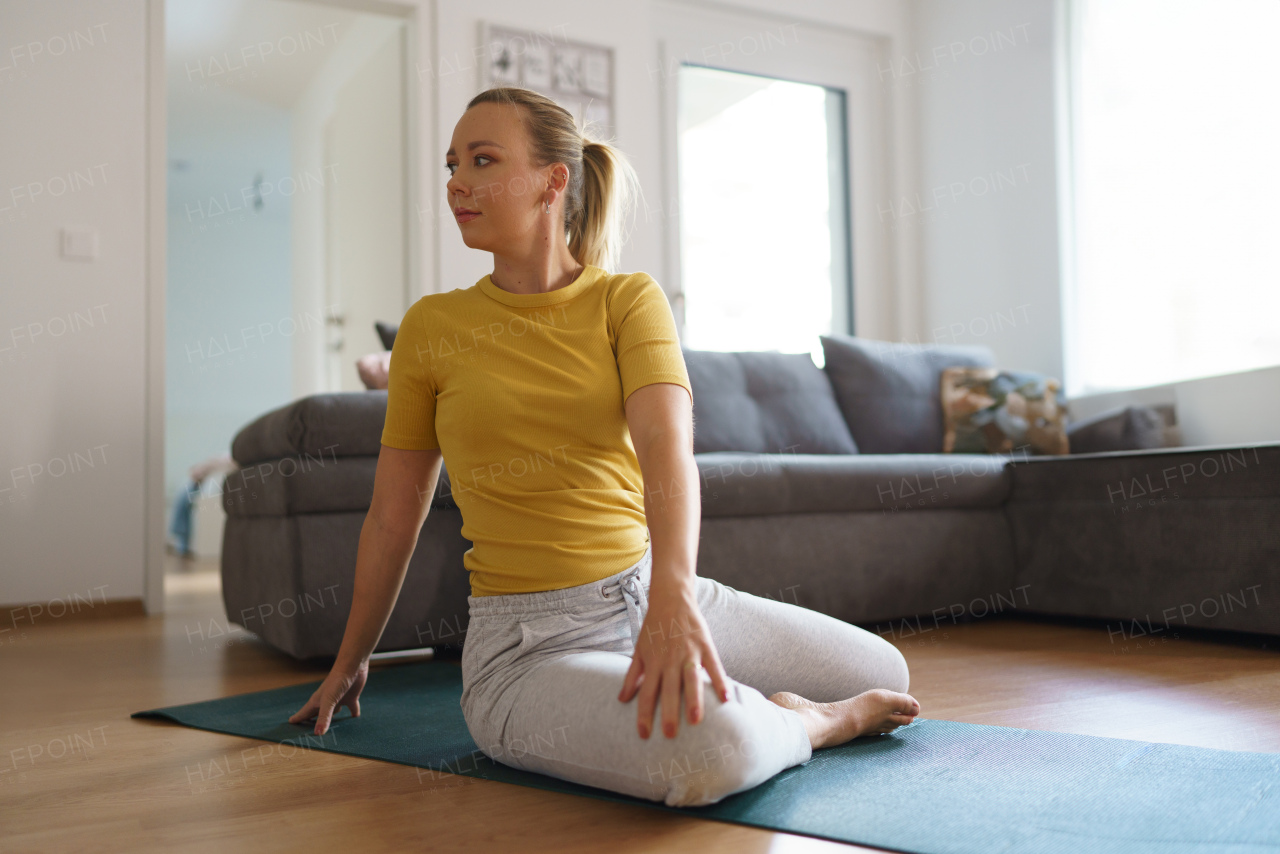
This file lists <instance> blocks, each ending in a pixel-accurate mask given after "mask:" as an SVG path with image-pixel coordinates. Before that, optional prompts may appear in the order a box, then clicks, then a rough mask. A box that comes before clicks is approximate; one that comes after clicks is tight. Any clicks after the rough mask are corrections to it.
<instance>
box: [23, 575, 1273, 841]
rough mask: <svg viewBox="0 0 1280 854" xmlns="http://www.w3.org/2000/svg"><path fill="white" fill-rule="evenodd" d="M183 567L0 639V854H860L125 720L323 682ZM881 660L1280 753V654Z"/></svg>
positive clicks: (987, 654) (1114, 719)
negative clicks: (246, 627)
mask: <svg viewBox="0 0 1280 854" xmlns="http://www.w3.org/2000/svg"><path fill="white" fill-rule="evenodd" d="M173 563H174V566H173V568H172V569H173V571H172V572H171V573H170V575H169V576H168V578H167V580H166V602H167V611H166V613H165V614H163V615H160V616H154V617H138V616H119V615H114V616H113V615H106V616H103V617H102V618H101V619H94V620H83V619H81V620H61V621H60V620H58V619H54V618H49V617H47V616H45V617H43V618H40V619H37V620H36V621H35V622H34V623H33V624H24V625H23V626H22V627H21V628H16V627H14V626H13V625H9V626H8V627H9V628H10V629H11V631H9V632H4V633H0V685H3V686H4V690H3V692H0V851H31V850H42V851H70V850H76V851H147V850H182V851H226V850H228V849H231V848H232V847H234V848H235V849H236V850H238V851H258V850H264V851H265V850H273V851H274V850H301V849H303V848H306V849H308V850H311V851H329V850H350V849H352V848H355V849H358V850H383V849H387V850H402V849H407V848H411V847H424V846H429V847H430V848H432V849H433V850H438V851H463V850H466V851H503V850H514V849H517V848H518V849H519V850H521V851H524V852H541V851H547V852H551V851H555V852H560V854H566V853H567V852H579V851H581V852H594V851H599V850H601V848H602V847H606V846H607V848H608V849H609V850H610V851H612V852H617V854H625V852H632V851H637V852H638V851H653V850H661V851H676V852H678V851H698V852H761V854H763V852H773V853H774V854H778V852H784V854H798V852H825V851H836V850H840V851H856V850H870V849H859V848H857V847H856V846H848V845H838V844H836V843H831V842H827V841H824V840H818V839H811V838H807V837H801V836H793V835H789V834H781V833H771V832H767V831H763V830H759V829H755V828H748V827H741V826H737V825H730V824H724V823H719V822H713V821H706V820H702V819H697V818H690V817H684V816H680V815H676V814H670V813H664V812H659V811H656V810H649V809H645V808H642V807H633V806H629V805H622V804H611V803H607V802H604V801H595V800H591V799H586V798H577V797H573V796H570V795H561V794H556V793H551V792H544V791H540V790H536V789H529V788H526V787H522V786H512V785H507V784H503V783H494V782H489V781H484V780H475V779H471V778H467V777H449V776H444V777H440V776H438V775H431V774H428V773H427V772H424V771H419V770H418V769H415V768H409V767H406V766H402V765H395V764H390V763H384V762H377V761H373V760H365V759H357V758H353V757H349V756H339V755H334V754H327V753H321V752H317V751H307V750H301V749H298V750H290V749H289V748H287V747H285V746H282V745H271V744H267V743H264V742H259V741H254V740H252V739H240V738H234V737H230V736H225V735H219V734H216V733H208V732H202V731H199V730H192V729H188V728H185V727H180V726H176V725H173V724H167V723H164V722H158V721H140V720H132V719H130V718H129V715H130V713H132V712H134V711H137V710H139V709H146V708H154V707H157V706H166V705H173V704H177V703H187V702H194V701H197V700H205V699H210V698H213V697H217V696H225V695H229V694H237V693H243V692H246V691H257V690H263V689H267V688H275V687H279V686H282V685H286V684H291V683H296V682H307V681H313V680H317V679H320V678H322V677H323V676H324V669H323V668H322V667H317V666H312V665H306V664H301V663H298V662H295V661H293V660H292V659H290V658H288V657H287V656H284V655H282V654H280V653H277V652H275V651H274V650H271V649H270V648H269V647H266V646H265V645H263V644H261V643H260V642H258V641H257V640H256V639H255V638H254V637H253V636H252V635H250V634H248V633H246V632H244V631H243V630H240V629H238V628H236V627H233V626H230V625H228V623H227V620H226V617H225V615H224V614H223V611H222V603H221V597H220V593H219V588H218V577H217V572H216V567H214V566H211V565H202V564H199V563H196V564H194V565H186V567H185V569H184V568H183V567H182V566H181V565H179V564H178V562H177V561H174V562H173ZM8 617H9V615H8V614H3V615H0V619H3V620H5V621H6V622H8V623H12V621H10V620H8ZM4 627H5V626H0V628H4ZM891 640H892V641H893V642H894V643H895V644H896V645H897V646H898V647H899V648H900V649H902V651H903V653H904V654H905V655H906V656H907V660H908V662H909V664H910V666H911V673H912V676H911V681H912V686H911V692H912V693H913V694H914V695H915V697H916V698H917V699H918V700H919V701H920V703H921V706H922V713H923V716H925V717H932V718H946V719H951V720H959V721H967V722H971V723H983V724H996V725H1001V726H1018V727H1027V728H1031V729H1045V730H1058V731H1062V732H1073V733H1083V734H1089V735H1101V736H1114V737H1120V738H1138V739H1148V740H1154V741H1167V742H1174V743H1179V744H1190V745H1198V746H1203V747H1214V748H1221V749H1227V750H1261V751H1280V716H1278V715H1277V714H1276V710H1277V709H1280V654H1277V650H1278V649H1280V639H1274V638H1273V639H1268V638H1263V637H1255V636H1232V635H1206V634H1203V633H1188V632H1186V631H1181V632H1175V631H1170V632H1167V633H1163V634H1161V635H1153V636H1149V637H1147V638H1138V639H1136V640H1134V639H1128V638H1118V637H1117V636H1116V634H1115V633H1109V632H1108V631H1107V629H1106V627H1105V626H1100V625H1096V624H1086V623H1073V622H1069V621H1045V620H1031V619H1016V618H1009V617H1000V618H996V619H990V620H986V621H982V620H979V621H974V622H972V623H967V624H962V625H953V626H944V627H942V628H938V629H935V630H934V631H931V632H924V633H918V634H915V635H907V634H906V633H903V634H902V635H898V634H894V635H893V636H892V637H891Z"/></svg>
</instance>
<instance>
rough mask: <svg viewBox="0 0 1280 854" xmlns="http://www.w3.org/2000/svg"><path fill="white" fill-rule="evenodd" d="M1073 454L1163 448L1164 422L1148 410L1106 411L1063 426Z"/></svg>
mask: <svg viewBox="0 0 1280 854" xmlns="http://www.w3.org/2000/svg"><path fill="white" fill-rule="evenodd" d="M1067 438H1068V440H1069V441H1070V442H1071V453H1073V454H1096V453H1101V452H1105V451H1140V450H1146V449H1148V448H1159V447H1162V446H1163V445H1164V418H1162V417H1161V416H1160V413H1159V412H1157V411H1156V410H1154V409H1152V408H1151V407H1150V406H1124V407H1119V408H1117V409H1109V410H1107V411H1106V412H1101V413H1099V414H1097V415H1095V416H1093V417H1092V418H1086V419H1084V420H1082V421H1077V422H1074V423H1071V424H1068V425H1067Z"/></svg>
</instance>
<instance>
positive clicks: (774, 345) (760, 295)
mask: <svg viewBox="0 0 1280 854" xmlns="http://www.w3.org/2000/svg"><path fill="white" fill-rule="evenodd" d="M678 93H679V94H678V123H677V146H678V148H677V150H678V157H679V199H680V256H681V257H680V261H681V280H682V286H683V291H684V298H685V332H684V343H685V345H686V346H688V347H690V348H692V349H696V350H721V351H728V350H780V351H782V352H786V353H803V352H810V353H812V354H814V357H815V361H817V363H818V364H822V348H821V343H820V342H819V341H818V335H819V334H827V333H830V332H833V331H834V332H837V333H843V332H846V331H847V330H849V329H852V328H853V325H852V322H851V319H850V306H851V304H852V285H851V278H850V269H851V268H850V262H849V218H848V198H847V195H848V191H847V189H846V188H847V187H848V182H847V180H846V175H847V164H846V162H845V161H846V157H845V154H846V145H845V132H844V127H845V119H844V110H845V106H844V93H842V92H840V91H837V90H834V89H830V88H826V87H823V86H818V85H813V84H807V83H794V82H791V81H787V80H779V79H776V78H773V77H762V76H758V75H754V74H745V73H740V72H733V71H725V70H721V69H715V68H704V67H701V66H694V65H683V66H681V68H680V69H679V79H678Z"/></svg>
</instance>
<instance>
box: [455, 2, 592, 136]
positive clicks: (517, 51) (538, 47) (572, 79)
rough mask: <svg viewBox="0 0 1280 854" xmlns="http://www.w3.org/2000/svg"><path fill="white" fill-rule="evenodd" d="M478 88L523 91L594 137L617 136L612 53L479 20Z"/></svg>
mask: <svg viewBox="0 0 1280 854" xmlns="http://www.w3.org/2000/svg"><path fill="white" fill-rule="evenodd" d="M480 44H481V45H482V50H481V51H480V55H481V63H480V65H481V80H480V84H481V88H484V89H487V88H490V87H492V86H521V87H523V88H525V89H532V90H534V91H535V92H538V93H540V94H543V95H546V96H547V97H548V98H550V99H552V100H553V101H555V102H556V103H557V104H559V105H560V106H562V107H564V108H565V109H566V110H568V111H569V112H570V113H571V114H572V115H573V118H574V121H575V122H577V124H578V127H579V128H580V129H582V130H583V131H584V132H588V133H590V134H591V135H593V136H595V137H596V138H600V139H612V138H613V135H614V133H615V126H614V112H613V108H614V103H613V89H614V82H613V77H614V74H613V69H614V56H613V48H611V47H607V46H605V45H594V44H587V43H585V42H578V41H572V40H569V39H566V38H564V36H563V35H562V34H559V33H556V32H554V31H548V32H538V31H535V30H521V29H516V28H513V27H506V26H502V25H498V24H492V23H489V22H487V21H482V22H481V24H480Z"/></svg>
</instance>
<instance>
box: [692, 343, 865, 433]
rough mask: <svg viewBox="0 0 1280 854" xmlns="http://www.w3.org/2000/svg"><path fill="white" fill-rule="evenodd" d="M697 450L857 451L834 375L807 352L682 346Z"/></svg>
mask: <svg viewBox="0 0 1280 854" xmlns="http://www.w3.org/2000/svg"><path fill="white" fill-rule="evenodd" d="M684 361H685V367H686V368H687V369H688V371H689V383H690V385H691V386H692V387H693V420H694V427H693V451H694V453H696V454H702V453H710V452H714V451H741V452H747V453H762V454H780V453H794V454H856V453H858V446H857V443H856V442H854V440H853V436H852V435H850V433H849V427H848V425H847V424H846V423H845V420H844V417H843V416H842V415H841V414H840V409H839V407H838V406H837V405H836V399H835V394H834V392H833V391H832V388H831V382H830V380H828V379H827V375H826V374H825V373H823V371H822V369H821V368H819V367H818V366H817V365H815V364H814V363H813V359H812V358H811V357H810V356H809V354H808V353H778V352H773V351H768V352H736V353H721V352H715V351H710V350H690V349H687V348H686V349H685V350H684Z"/></svg>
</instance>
